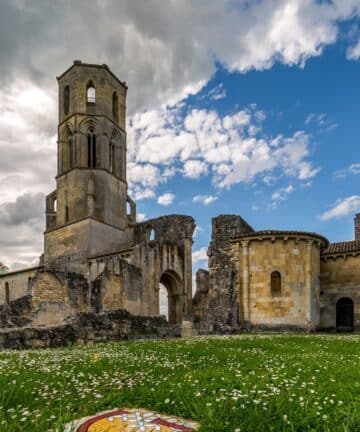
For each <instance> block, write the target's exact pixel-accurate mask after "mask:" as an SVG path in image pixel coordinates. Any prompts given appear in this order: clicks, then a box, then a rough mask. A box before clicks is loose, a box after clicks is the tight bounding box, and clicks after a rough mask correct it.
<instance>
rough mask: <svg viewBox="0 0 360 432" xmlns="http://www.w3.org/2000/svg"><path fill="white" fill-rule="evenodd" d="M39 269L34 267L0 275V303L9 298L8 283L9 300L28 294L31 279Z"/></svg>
mask: <svg viewBox="0 0 360 432" xmlns="http://www.w3.org/2000/svg"><path fill="white" fill-rule="evenodd" d="M37 270H38V267H34V268H29V269H25V270H19V271H17V272H11V273H6V274H3V275H0V305H3V304H5V303H6V300H7V299H6V293H5V290H6V284H8V287H9V299H8V300H9V301H14V300H16V299H18V298H21V297H24V296H26V295H27V294H28V293H29V286H30V282H31V279H32V278H33V277H34V276H35V274H36V271H37Z"/></svg>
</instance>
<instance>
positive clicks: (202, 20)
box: [0, 0, 360, 114]
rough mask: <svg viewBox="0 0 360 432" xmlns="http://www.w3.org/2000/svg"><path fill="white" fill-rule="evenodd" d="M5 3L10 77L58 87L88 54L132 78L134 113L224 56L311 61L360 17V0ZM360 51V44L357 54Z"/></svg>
mask: <svg viewBox="0 0 360 432" xmlns="http://www.w3.org/2000/svg"><path fill="white" fill-rule="evenodd" d="M1 8H2V10H1V17H0V41H1V42H2V43H1V62H0V77H1V78H0V79H1V80H3V82H4V81H5V80H6V79H9V76H11V75H14V74H15V75H21V76H23V77H31V78H32V79H33V78H36V79H38V80H39V81H41V85H42V86H43V85H46V86H47V87H49V86H52V85H53V78H54V76H56V75H58V74H59V73H60V72H62V71H64V70H65V69H66V68H67V67H68V66H69V59H75V58H77V57H78V56H79V53H81V55H82V58H83V60H84V61H86V62H98V63H109V64H110V66H111V67H112V69H113V70H114V72H115V73H116V74H119V75H121V78H122V79H124V80H126V81H127V82H128V84H129V88H130V90H131V92H132V96H131V98H130V99H129V109H130V113H131V114H133V113H134V112H136V111H137V110H138V109H139V107H144V106H145V107H147V108H152V107H157V106H159V105H160V104H174V103H176V102H177V101H179V100H181V99H183V98H184V97H186V96H187V95H189V94H196V93H197V92H198V90H199V89H200V88H201V87H202V86H203V85H204V84H206V82H207V81H208V80H209V78H210V77H211V76H212V74H213V73H214V71H215V62H219V63H221V64H222V65H223V66H224V67H225V68H227V69H228V70H231V71H239V72H245V71H248V70H250V69H257V70H262V69H268V68H270V67H271V66H272V65H273V64H274V63H275V62H281V63H284V64H287V65H300V66H303V65H304V63H305V62H306V60H307V59H309V58H310V57H312V56H318V55H320V54H321V53H322V51H323V49H324V48H325V47H326V46H327V45H329V44H332V43H334V42H335V41H336V40H337V38H338V34H339V25H340V23H341V21H343V20H346V19H351V18H353V17H354V16H359V9H360V6H359V2H358V0H346V1H345V0H334V1H332V2H328V1H322V2H320V1H316V0H266V1H246V2H244V1H238V2H233V1H224V2H219V1H218V0H208V1H206V2H193V1H191V0H184V1H182V2H180V3H179V2H166V4H164V2H162V1H160V0H148V1H146V2H145V3H141V5H140V4H139V3H138V2H131V1H127V2H117V1H116V0H109V1H107V2H101V3H99V2H86V1H78V2H75V3H66V2H65V3H63V4H62V5H61V7H59V5H58V4H53V3H51V2H47V3H43V2H14V1H12V0H5V1H3V2H2V5H1ZM79 16H81V17H83V19H80V20H79V19H77V18H78V17H79ZM89 28H91V29H92V31H91V32H89ZM13 29H16V32H14V30H13ZM9 35H11V37H9ZM99 35H101V36H99ZM59 40H61V41H62V48H61V49H60V50H59V49H58V44H59ZM24 41H25V44H24ZM30 53H31V55H30ZM135 53H136V55H135ZM358 53H359V49H358V48H357V45H356V47H352V48H351V49H350V50H349V52H348V57H349V58H356V57H357V56H358ZM154 59H156V61H154ZM179 65H181V73H179ZM3 82H2V84H3Z"/></svg>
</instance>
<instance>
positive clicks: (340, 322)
mask: <svg viewBox="0 0 360 432" xmlns="http://www.w3.org/2000/svg"><path fill="white" fill-rule="evenodd" d="M336 328H337V329H338V330H343V331H352V330H353V329H354V302H353V300H352V299H351V298H349V297H342V298H341V299H339V300H338V301H337V303H336Z"/></svg>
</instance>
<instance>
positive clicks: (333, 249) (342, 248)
mask: <svg viewBox="0 0 360 432" xmlns="http://www.w3.org/2000/svg"><path fill="white" fill-rule="evenodd" d="M355 252H359V253H360V241H359V240H353V241H346V242H340V243H330V244H329V246H328V247H327V248H325V249H323V250H322V251H321V255H334V254H345V253H355Z"/></svg>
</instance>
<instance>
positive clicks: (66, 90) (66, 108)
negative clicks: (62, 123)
mask: <svg viewBox="0 0 360 432" xmlns="http://www.w3.org/2000/svg"><path fill="white" fill-rule="evenodd" d="M69 111H70V87H69V86H66V87H65V88H64V115H68V114H69Z"/></svg>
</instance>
